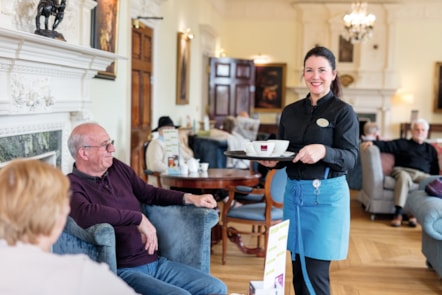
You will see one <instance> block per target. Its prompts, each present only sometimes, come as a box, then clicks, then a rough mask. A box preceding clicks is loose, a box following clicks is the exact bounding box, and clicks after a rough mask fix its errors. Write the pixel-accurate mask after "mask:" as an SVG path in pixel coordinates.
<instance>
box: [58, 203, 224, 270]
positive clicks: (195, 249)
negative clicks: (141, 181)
mask: <svg viewBox="0 0 442 295" xmlns="http://www.w3.org/2000/svg"><path fill="white" fill-rule="evenodd" d="M143 212H144V214H146V216H147V217H148V218H149V220H150V221H151V222H152V223H153V224H154V225H155V227H156V229H157V235H158V243H159V253H160V255H161V256H164V257H166V258H168V259H170V260H172V261H176V262H181V263H184V264H187V265H191V266H193V267H195V268H198V269H200V270H202V271H204V272H206V273H210V246H211V240H210V235H211V229H212V227H213V226H214V225H215V224H216V223H217V222H218V214H217V213H216V211H215V210H212V209H206V208H197V207H195V206H165V207H162V206H145V205H143ZM190 250H191V251H190ZM52 251H53V252H54V253H57V254H68V253H69V254H78V253H83V254H86V255H88V256H89V257H90V258H91V259H93V260H95V261H97V262H105V263H107V264H108V265H109V267H110V269H111V270H112V271H114V272H116V269H117V266H116V256H115V236H114V229H113V227H112V226H111V225H110V224H106V223H103V224H97V225H94V226H91V227H89V228H87V229H83V228H81V227H80V226H78V225H77V224H76V223H75V221H74V220H73V219H72V218H70V217H68V220H67V223H66V226H65V228H64V230H63V233H62V234H61V236H60V238H59V239H58V241H57V242H56V243H55V244H54V246H53V248H52Z"/></svg>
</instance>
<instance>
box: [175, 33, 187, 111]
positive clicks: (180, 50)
mask: <svg viewBox="0 0 442 295" xmlns="http://www.w3.org/2000/svg"><path fill="white" fill-rule="evenodd" d="M190 41H191V39H190V38H189V37H188V36H187V34H185V33H183V32H178V35H177V71H176V104H188V103H189V85H190V83H189V82H190V81H189V80H190V45H191V43H190Z"/></svg>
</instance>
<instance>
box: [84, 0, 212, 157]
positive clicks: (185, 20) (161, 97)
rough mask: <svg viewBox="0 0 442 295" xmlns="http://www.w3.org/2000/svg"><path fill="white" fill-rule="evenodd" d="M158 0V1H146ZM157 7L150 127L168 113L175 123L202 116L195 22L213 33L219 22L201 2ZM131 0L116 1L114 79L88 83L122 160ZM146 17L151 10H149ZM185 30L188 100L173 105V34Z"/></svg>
mask: <svg viewBox="0 0 442 295" xmlns="http://www.w3.org/2000/svg"><path fill="white" fill-rule="evenodd" d="M146 2H158V1H146ZM159 2H162V4H161V7H160V12H159V14H160V15H156V13H155V16H162V17H164V19H163V20H158V21H155V24H154V25H153V28H154V52H153V56H154V70H153V74H154V76H153V102H152V115H153V118H152V122H153V126H151V127H152V128H155V127H156V125H157V122H158V118H159V117H160V116H163V115H169V116H170V117H171V118H172V120H174V122H175V123H176V124H185V119H186V116H187V115H190V116H191V117H192V119H195V120H197V121H199V120H201V119H202V116H203V114H204V108H203V107H202V102H203V101H205V100H207V98H206V97H203V93H202V87H201V81H203V80H204V79H205V72H203V71H202V50H201V47H202V44H201V36H200V35H199V34H198V33H199V31H198V28H199V27H200V25H201V24H203V25H206V26H208V27H211V28H213V30H214V31H217V30H219V29H217V27H219V26H220V25H219V24H220V23H221V21H220V16H219V14H218V13H217V12H216V11H215V9H214V8H213V6H212V4H211V1H207V0H166V1H159ZM135 13H138V14H136V15H131V1H123V0H120V19H119V26H118V27H119V34H118V35H119V36H118V37H119V39H118V54H119V55H122V56H125V57H127V60H119V61H118V64H117V78H116V80H115V81H109V80H101V79H95V80H94V81H93V83H92V84H93V85H92V95H91V97H92V98H93V104H92V107H93V110H92V112H93V115H94V119H95V120H96V121H98V122H99V123H101V124H102V125H103V126H104V127H105V128H106V129H107V131H108V132H109V134H110V136H111V137H113V138H115V139H116V149H117V151H116V153H115V155H116V156H117V157H118V158H120V159H121V160H123V161H124V162H126V163H129V161H130V127H131V126H130V115H131V113H130V111H131V110H130V108H131V106H130V84H131V80H130V78H131V77H130V76H131V75H130V64H131V60H130V55H131V17H132V18H134V17H136V16H138V15H139V14H140V12H139V11H136V12H135ZM150 16H152V13H151V14H150ZM187 28H190V29H191V30H192V31H193V32H194V33H195V38H194V39H193V40H192V46H191V63H190V77H191V78H190V79H191V85H190V91H189V104H187V105H176V103H175V101H176V98H175V91H176V87H175V85H176V76H175V75H176V54H177V53H176V47H177V33H178V32H179V31H182V30H185V29H187Z"/></svg>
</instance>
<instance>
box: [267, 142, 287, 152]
mask: <svg viewBox="0 0 442 295" xmlns="http://www.w3.org/2000/svg"><path fill="white" fill-rule="evenodd" d="M269 141H271V142H274V143H275V148H274V149H273V155H275V156H280V155H282V154H283V153H284V152H285V151H286V150H287V148H288V147H289V141H288V140H282V139H269Z"/></svg>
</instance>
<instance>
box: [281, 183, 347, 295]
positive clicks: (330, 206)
mask: <svg viewBox="0 0 442 295" xmlns="http://www.w3.org/2000/svg"><path fill="white" fill-rule="evenodd" d="M286 219H289V220H290V225H289V235H288V242H287V249H288V250H289V251H291V253H292V260H295V255H296V253H298V254H299V255H300V257H301V267H302V270H303V274H304V278H305V283H306V285H307V286H308V287H310V288H311V289H310V288H309V289H310V293H311V294H315V293H314V292H312V290H313V288H312V287H311V283H310V281H309V279H308V275H307V271H306V269H305V259H304V258H305V257H309V258H313V259H319V260H343V259H345V258H346V257H347V253H348V243H349V232H350V190H349V187H348V184H347V181H346V178H345V176H340V177H336V178H330V179H323V180H321V181H320V186H319V187H318V188H315V187H314V185H313V181H312V180H291V179H288V180H287V184H286V189H285V194H284V220H286ZM309 285H310V286H309Z"/></svg>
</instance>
